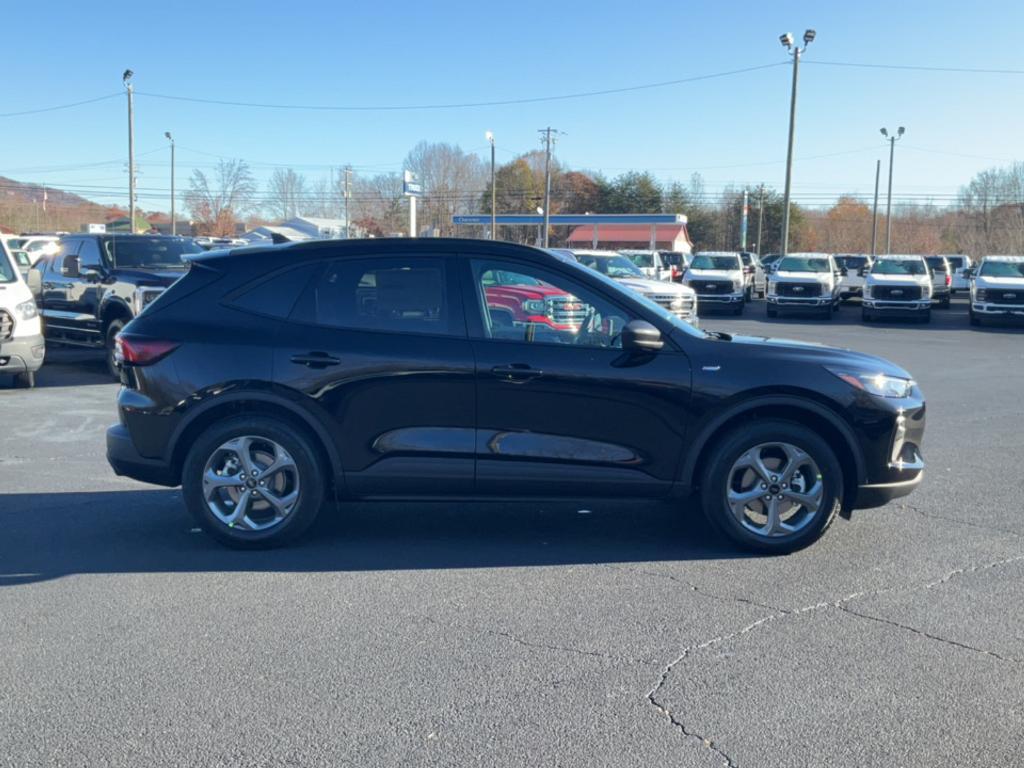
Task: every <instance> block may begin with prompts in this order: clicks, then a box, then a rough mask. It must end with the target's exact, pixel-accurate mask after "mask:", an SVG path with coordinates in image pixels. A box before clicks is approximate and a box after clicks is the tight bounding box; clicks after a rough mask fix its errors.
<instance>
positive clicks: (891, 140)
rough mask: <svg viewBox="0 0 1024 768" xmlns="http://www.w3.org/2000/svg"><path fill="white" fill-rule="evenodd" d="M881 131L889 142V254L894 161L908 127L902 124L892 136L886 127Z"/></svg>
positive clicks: (887, 210)
mask: <svg viewBox="0 0 1024 768" xmlns="http://www.w3.org/2000/svg"><path fill="white" fill-rule="evenodd" d="M879 132H880V133H881V134H882V136H884V137H885V140H886V141H888V142H889V194H888V195H887V196H886V199H885V253H886V255H888V254H890V253H892V161H893V156H894V155H895V154H896V142H897V141H899V140H900V139H902V138H903V134H904V133H906V132H907V129H906V128H904V127H903V126H902V125H901V126H900V127H899V128H897V129H896V133H895V134H893V135H892V136H890V135H889V131H887V130H886V129H885V128H880V129H879Z"/></svg>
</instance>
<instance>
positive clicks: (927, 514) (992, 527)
mask: <svg viewBox="0 0 1024 768" xmlns="http://www.w3.org/2000/svg"><path fill="white" fill-rule="evenodd" d="M901 506H902V507H904V508H905V509H909V510H910V511H911V512H915V513H917V514H919V515H920V516H921V517H925V518H928V519H929V520H944V521H946V522H948V523H957V524H958V525H966V526H968V527H970V528H978V529H980V530H983V531H992V532H993V533H1005V534H1008V535H1010V536H1013V537H1015V538H1018V539H1020V538H1024V534H1022V533H1020V532H1019V531H1014V530H1012V529H1010V528H1000V527H999V526H996V525H985V524H984V523H975V522H972V521H970V520H961V519H960V518H958V517H947V516H946V515H934V514H932V513H930V512H925V511H924V510H923V509H921V508H919V507H915V506H913V505H912V504H902V505H901Z"/></svg>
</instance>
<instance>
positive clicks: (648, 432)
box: [107, 239, 925, 552]
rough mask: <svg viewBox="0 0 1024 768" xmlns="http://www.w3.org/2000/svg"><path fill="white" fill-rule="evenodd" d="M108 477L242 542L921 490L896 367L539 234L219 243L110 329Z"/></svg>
mask: <svg viewBox="0 0 1024 768" xmlns="http://www.w3.org/2000/svg"><path fill="white" fill-rule="evenodd" d="M117 346H118V361H119V362H118V365H119V367H120V369H121V380H122V383H123V387H122V389H121V391H120V394H119V396H118V405H119V410H120V423H119V424H117V425H116V426H113V427H111V428H110V430H109V431H108V433H107V456H108V459H109V461H110V463H111V465H112V466H113V468H114V471H115V472H117V473H118V474H121V475H128V476H130V477H134V478H137V479H139V480H143V481H147V482H152V483H157V484H160V485H167V486H176V485H179V484H181V485H182V486H183V496H184V499H185V502H186V504H187V506H188V508H189V509H190V510H191V512H192V514H193V515H194V516H195V518H196V520H197V521H198V523H199V524H200V525H201V526H202V527H203V528H204V529H205V530H206V531H208V532H209V533H210V534H212V535H213V536H214V537H216V538H217V539H219V540H220V541H222V542H224V543H226V544H229V545H234V546H241V547H254V546H268V545H273V544H278V543H281V542H284V541H286V540H289V539H292V538H293V537H295V536H297V535H298V534H300V533H301V532H302V531H303V530H304V529H305V528H306V527H307V526H308V525H309V524H310V523H311V522H312V520H313V518H314V517H315V516H316V515H317V513H318V512H319V510H320V508H321V506H322V505H323V504H324V502H325V501H328V500H331V501H334V500H344V499H357V498H358V499H367V498H374V499H384V498H390V499H414V498H416V499H423V498H432V499H438V498H455V497H463V498H466V497H469V498H477V499H481V498H500V499H503V500H504V499H511V498H524V497H526V498H531V497H532V498H551V497H569V498H609V497H621V498H634V497H644V498H651V497H653V498H682V497H684V496H686V495H688V494H690V493H692V492H698V493H699V495H700V499H701V503H702V506H703V508H704V511H705V513H706V514H707V516H708V517H709V518H710V520H711V521H712V522H713V523H714V524H715V525H716V526H717V527H718V528H719V529H721V530H722V531H723V532H724V533H726V534H727V535H728V536H730V537H731V538H732V539H733V540H734V541H736V542H738V543H739V544H741V545H743V546H745V547H748V548H752V549H756V550H760V551H766V552H781V551H789V550H792V549H795V548H797V547H801V546H803V545H806V544H808V543H810V542H812V541H814V540H815V539H817V538H818V536H820V535H821V533H822V532H823V531H824V530H825V529H826V527H827V526H828V525H829V523H830V522H831V521H832V520H833V518H834V516H835V514H836V513H837V512H840V511H842V512H844V513H848V512H849V511H850V510H851V509H853V508H855V507H867V506H877V505H880V504H883V503H885V502H886V501H888V500H890V499H892V498H895V497H898V496H903V495H906V494H908V493H910V492H911V491H912V490H913V489H914V488H915V487H916V486H917V485H918V483H919V482H920V481H921V478H922V470H923V466H924V465H923V461H922V459H921V453H920V445H921V439H922V436H923V433H924V422H925V406H924V402H923V399H922V396H921V392H920V391H919V389H918V387H917V386H916V385H915V383H914V382H913V380H912V379H911V377H910V375H909V374H908V373H907V372H906V371H904V370H902V369H901V368H899V367H897V366H895V365H893V364H892V363H889V362H886V361H885V360H881V359H879V358H877V357H872V356H869V355H863V354H858V353H855V352H850V351H848V350H841V349H832V348H829V347H825V346H819V345H815V344H806V343H799V342H790V341H775V340H770V339H765V338H754V337H741V336H730V335H728V334H725V333H715V332H704V331H700V330H697V329H695V328H693V327H692V326H691V325H690V324H689V323H686V322H683V321H681V320H679V319H678V318H676V317H675V316H674V315H673V314H672V313H671V312H669V311H668V310H666V309H663V308H661V307H660V306H658V305H657V304H654V303H653V302H650V301H648V300H646V299H645V298H643V297H642V296H640V295H638V294H636V293H633V292H631V291H628V290H625V289H623V288H622V287H620V286H619V285H618V284H617V283H616V282H615V281H614V280H611V279H609V278H607V277H605V276H604V275H601V274H600V273H598V272H595V271H593V270H590V269H587V268H586V267H584V266H581V265H579V264H570V263H566V262H563V261H561V260H559V259H558V258H557V257H555V256H553V255H552V254H549V253H547V252H544V251H539V250H535V249H532V248H526V247H521V246H516V245H511V244H507V243H493V242H488V241H479V240H439V239H430V240H361V241H348V242H338V241H334V242H331V241H320V242H313V243H301V244H290V245H284V246H270V247H262V248H249V249H241V250H235V251H231V252H230V253H229V252H225V251H213V252H210V253H209V254H207V255H205V256H201V257H199V258H197V259H194V260H192V261H191V269H190V271H189V272H188V274H187V275H186V276H185V277H184V278H182V279H181V280H179V281H178V282H176V283H175V284H174V285H173V286H172V287H171V288H169V289H168V290H167V291H166V292H164V293H163V295H161V296H160V297H159V298H157V299H156V301H154V302H153V303H152V304H151V305H150V306H149V307H148V308H147V309H146V311H145V312H143V313H142V314H140V315H139V316H138V317H136V318H135V319H134V320H133V321H132V322H131V323H129V324H128V326H127V327H126V328H125V329H124V331H122V332H121V334H120V336H119V337H118V340H117Z"/></svg>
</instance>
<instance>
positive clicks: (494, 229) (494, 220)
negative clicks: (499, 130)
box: [484, 131, 498, 240]
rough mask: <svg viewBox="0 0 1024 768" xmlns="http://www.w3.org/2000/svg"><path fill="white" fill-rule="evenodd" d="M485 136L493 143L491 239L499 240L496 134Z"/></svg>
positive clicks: (488, 133) (489, 133)
mask: <svg viewBox="0 0 1024 768" xmlns="http://www.w3.org/2000/svg"><path fill="white" fill-rule="evenodd" d="M484 136H485V137H486V138H487V140H488V141H489V142H490V143H491V240H497V239H498V235H497V221H498V212H497V201H498V190H497V187H496V185H495V183H494V180H495V175H494V134H493V133H491V132H490V131H488V132H487V133H486V134H484Z"/></svg>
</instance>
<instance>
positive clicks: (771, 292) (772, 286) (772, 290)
mask: <svg viewBox="0 0 1024 768" xmlns="http://www.w3.org/2000/svg"><path fill="white" fill-rule="evenodd" d="M777 292H778V290H777V289H776V287H775V283H768V295H769V296H774V295H775V294H776V293H777Z"/></svg>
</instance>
